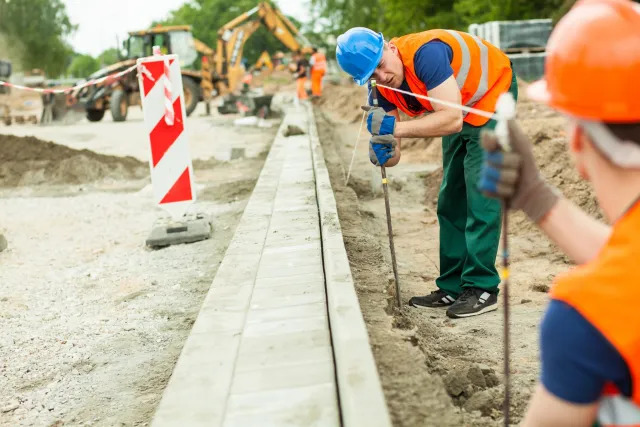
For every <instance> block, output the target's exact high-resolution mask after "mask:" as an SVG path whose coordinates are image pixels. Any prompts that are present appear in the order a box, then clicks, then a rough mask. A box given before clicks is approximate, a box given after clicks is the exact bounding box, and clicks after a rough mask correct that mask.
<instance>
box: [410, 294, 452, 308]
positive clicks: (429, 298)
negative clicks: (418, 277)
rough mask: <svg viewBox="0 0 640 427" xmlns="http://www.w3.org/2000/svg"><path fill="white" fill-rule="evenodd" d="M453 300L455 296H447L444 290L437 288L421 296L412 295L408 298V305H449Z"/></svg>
mask: <svg viewBox="0 0 640 427" xmlns="http://www.w3.org/2000/svg"><path fill="white" fill-rule="evenodd" d="M455 301H456V300H455V298H453V297H451V296H449V295H448V294H447V293H446V292H445V291H443V290H440V289H438V290H437V291H433V292H431V293H430V294H429V295H425V296H423V297H412V298H411V299H410V300H409V305H411V306H413V307H418V308H425V307H429V308H438V307H446V306H448V305H451V304H453V303H454V302H455Z"/></svg>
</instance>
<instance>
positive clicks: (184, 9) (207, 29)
mask: <svg viewBox="0 0 640 427" xmlns="http://www.w3.org/2000/svg"><path fill="white" fill-rule="evenodd" d="M257 4H258V1H256V0H190V1H188V2H187V3H185V4H184V5H183V6H181V7H180V8H178V9H176V10H174V11H172V12H170V13H169V16H168V17H167V18H166V19H164V20H162V21H160V22H154V23H153V24H152V25H155V24H162V25H181V24H188V25H191V26H192V28H193V36H194V37H195V38H197V39H199V40H201V41H203V42H204V43H206V44H207V45H209V46H211V47H212V48H214V49H215V46H216V41H217V39H218V29H220V28H221V27H222V26H223V25H225V24H226V23H227V22H229V21H231V20H232V19H234V18H236V17H238V16H240V15H242V14H243V13H245V12H247V11H249V10H251V9H252V8H254V7H255V6H256V5H257ZM288 18H289V19H291V20H292V21H294V20H293V19H292V18H291V17H288ZM283 49H284V45H283V44H282V43H280V41H279V40H278V39H277V38H276V37H275V36H274V35H273V34H271V33H270V32H269V31H268V30H267V29H266V28H265V27H264V26H261V27H260V28H259V29H258V30H257V31H256V32H255V33H254V34H253V35H252V36H251V38H249V39H248V40H247V42H246V44H245V46H244V56H245V57H246V58H247V60H248V61H249V63H253V62H255V61H256V60H257V59H258V57H259V56H260V54H261V53H262V52H263V51H265V50H266V51H269V52H271V53H274V52H275V51H277V50H283Z"/></svg>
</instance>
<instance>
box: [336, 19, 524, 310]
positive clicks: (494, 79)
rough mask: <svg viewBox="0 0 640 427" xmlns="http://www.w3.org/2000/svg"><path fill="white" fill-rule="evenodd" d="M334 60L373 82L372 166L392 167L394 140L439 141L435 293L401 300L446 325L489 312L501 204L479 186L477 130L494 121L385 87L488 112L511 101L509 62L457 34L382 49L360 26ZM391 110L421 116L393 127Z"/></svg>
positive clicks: (378, 38) (400, 41) (342, 41)
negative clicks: (438, 311)
mask: <svg viewBox="0 0 640 427" xmlns="http://www.w3.org/2000/svg"><path fill="white" fill-rule="evenodd" d="M336 58H337V60H338V64H339V65H340V67H341V68H342V69H343V70H344V71H345V72H347V73H349V74H350V75H351V76H352V77H353V79H354V80H355V82H356V83H357V84H359V85H364V84H365V83H366V82H367V81H368V80H369V79H370V78H374V79H375V80H376V83H377V85H378V88H379V96H378V99H379V103H380V107H381V108H371V107H368V109H369V113H368V117H367V127H368V129H369V132H370V133H371V134H372V139H371V141H370V152H369V157H370V159H371V162H372V163H373V164H375V165H383V166H386V167H392V166H395V165H397V164H398V162H399V161H400V148H401V139H402V138H429V137H438V136H441V137H442V164H443V178H442V185H441V187H440V194H439V196H438V222H439V224H440V277H438V278H437V279H436V285H437V287H438V289H437V290H435V291H433V292H431V294H429V295H426V296H415V297H413V298H411V300H410V301H409V303H410V304H411V305H412V306H413V307H448V309H447V316H449V317H452V318H461V317H469V316H475V315H478V314H482V313H486V312H489V311H492V310H495V309H496V308H497V294H498V285H499V284H500V278H499V276H498V272H497V270H496V267H495V260H496V255H497V251H498V244H499V239H500V228H501V223H500V220H501V214H500V202H499V201H497V200H493V199H490V198H487V197H484V196H483V195H482V194H481V193H480V191H479V190H478V188H477V182H478V176H479V173H480V167H481V165H482V148H481V147H480V131H482V130H483V129H492V128H494V127H495V122H494V121H492V120H489V119H487V118H486V117H482V116H479V115H476V114H465V113H463V112H462V111H461V110H460V109H458V108H452V107H449V106H446V105H443V104H441V103H435V102H434V103H433V104H431V103H430V102H429V101H427V100H424V99H420V98H417V97H414V96H412V95H407V94H403V93H399V92H395V91H393V90H392V89H400V90H403V91H406V92H412V93H415V94H418V95H423V96H429V97H432V98H437V99H439V100H443V101H448V102H449V103H454V104H457V105H460V104H462V105H466V106H469V107H473V108H476V109H479V110H484V111H487V112H489V113H493V112H495V108H496V102H497V100H498V97H499V96H500V95H501V94H502V93H505V92H507V91H510V92H511V93H512V94H513V96H514V98H516V99H517V96H518V85H517V82H516V75H515V73H514V72H513V69H512V68H511V62H510V61H509V58H508V57H507V56H506V55H505V54H504V53H503V52H502V51H500V49H498V48H497V47H495V46H493V45H491V44H490V43H488V42H487V41H485V40H481V39H480V38H478V37H475V36H472V35H470V34H467V33H463V32H459V31H452V30H429V31H424V32H421V33H416V34H409V35H406V36H403V37H399V38H394V39H392V40H391V41H390V42H386V41H385V40H384V38H383V35H382V34H380V33H376V32H374V31H372V30H370V29H367V28H360V27H358V28H352V29H350V30H348V31H347V32H346V33H344V34H342V35H340V36H339V37H338V40H337V50H336ZM381 85H382V86H386V87H381ZM369 87H371V86H369ZM389 88H392V89H389ZM369 104H370V105H371V104H372V101H371V95H370V97H369ZM398 109H400V110H401V111H403V112H404V113H406V114H407V115H409V116H410V117H416V116H419V115H423V114H425V113H429V114H427V115H425V116H424V117H420V118H419V119H416V120H408V121H400V116H399V113H398Z"/></svg>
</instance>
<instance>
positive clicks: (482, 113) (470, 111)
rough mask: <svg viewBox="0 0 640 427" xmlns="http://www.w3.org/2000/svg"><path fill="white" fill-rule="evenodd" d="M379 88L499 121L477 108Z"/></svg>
mask: <svg viewBox="0 0 640 427" xmlns="http://www.w3.org/2000/svg"><path fill="white" fill-rule="evenodd" d="M377 86H380V87H383V88H385V89H389V90H392V91H394V92H400V93H404V94H405V95H411V96H415V97H416V98H420V99H425V100H427V101H429V102H435V103H436V104H442V105H446V106H447V107H452V108H458V109H460V110H462V111H466V112H467V113H473V114H477V115H479V116H482V117H487V118H489V119H492V120H497V118H495V117H494V114H493V113H489V112H488V111H484V110H478V109H476V108H471V107H467V106H466V105H461V104H455V103H453V102H449V101H443V100H441V99H437V98H431V97H429V96H424V95H418V94H417V93H413V92H407V91H404V90H400V89H395V88H392V87H389V86H385V85H381V84H378V85H377Z"/></svg>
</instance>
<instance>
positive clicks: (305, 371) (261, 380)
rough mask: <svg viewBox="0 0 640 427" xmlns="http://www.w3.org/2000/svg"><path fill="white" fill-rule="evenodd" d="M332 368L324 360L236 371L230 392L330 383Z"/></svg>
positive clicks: (329, 362)
mask: <svg viewBox="0 0 640 427" xmlns="http://www.w3.org/2000/svg"><path fill="white" fill-rule="evenodd" d="M333 368H334V367H333V363H331V361H329V360H325V361H322V362H313V363H302V364H299V365H289V366H279V367H275V368H268V369H260V370H257V371H242V372H238V373H236V375H235V377H234V379H233V385H232V386H231V393H233V394H238V393H252V392H256V391H267V390H278V389H286V388H292V387H306V386H311V385H318V384H327V383H331V381H332V380H333V377H334V376H335V371H334V369H333Z"/></svg>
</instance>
